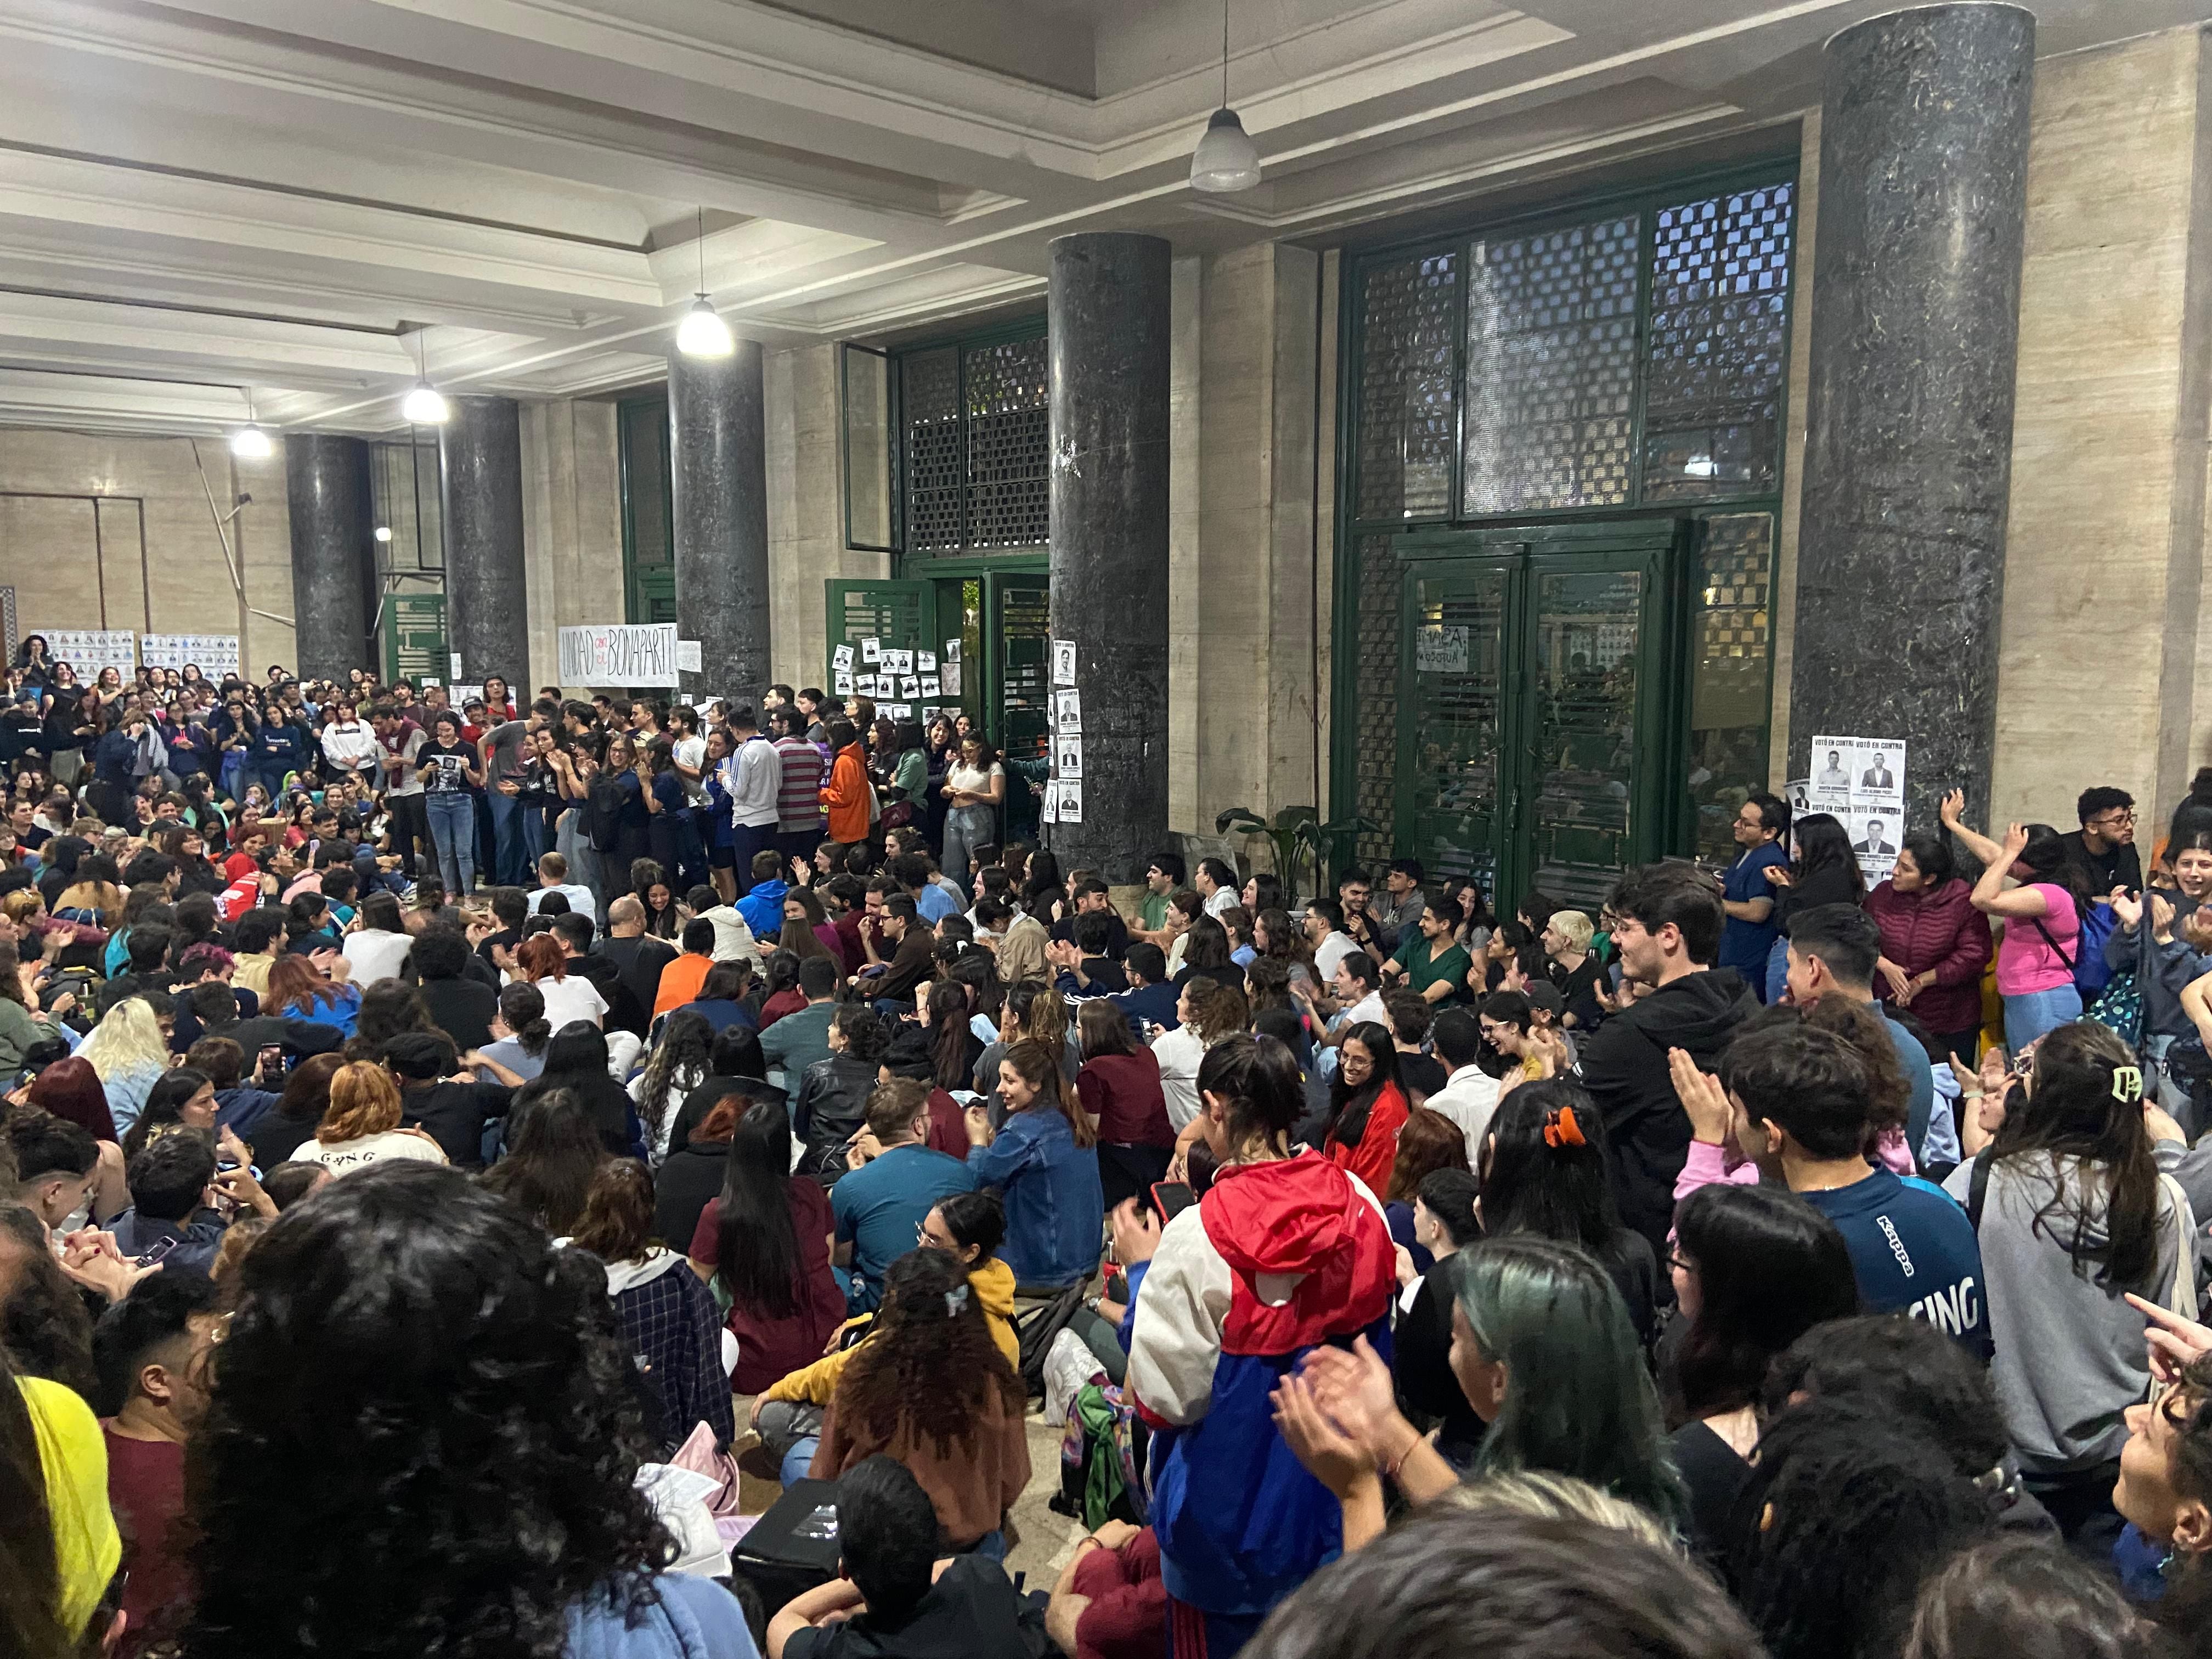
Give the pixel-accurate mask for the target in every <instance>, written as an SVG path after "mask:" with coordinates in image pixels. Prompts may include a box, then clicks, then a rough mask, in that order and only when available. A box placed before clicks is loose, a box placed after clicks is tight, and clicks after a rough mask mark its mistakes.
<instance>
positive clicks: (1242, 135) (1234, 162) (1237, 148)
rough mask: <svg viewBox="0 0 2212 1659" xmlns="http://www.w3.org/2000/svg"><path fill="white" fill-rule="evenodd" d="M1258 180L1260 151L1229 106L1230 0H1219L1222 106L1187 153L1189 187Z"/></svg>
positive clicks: (1213, 189)
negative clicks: (1188, 156)
mask: <svg viewBox="0 0 2212 1659" xmlns="http://www.w3.org/2000/svg"><path fill="white" fill-rule="evenodd" d="M1259 182H1260V152H1259V149H1257V147H1255V145H1254V144H1253V143H1252V139H1251V137H1250V135H1249V134H1248V133H1246V131H1244V124H1243V122H1242V121H1240V120H1238V119H1237V112H1236V111H1235V110H1233V109H1231V108H1230V107H1229V0H1221V107H1220V108H1219V109H1218V110H1216V111H1214V112H1213V116H1212V119H1210V120H1208V121H1207V122H1206V136H1205V137H1203V138H1200V140H1199V141H1198V148H1197V149H1194V150H1193V151H1192V152H1191V155H1190V187H1191V188H1192V189H1193V190H1202V191H1205V192H1206V194H1207V195H1209V196H1225V195H1228V194H1229V193H1231V191H1239V190H1249V189H1251V188H1252V186H1253V185H1256V184H1258V183H1259Z"/></svg>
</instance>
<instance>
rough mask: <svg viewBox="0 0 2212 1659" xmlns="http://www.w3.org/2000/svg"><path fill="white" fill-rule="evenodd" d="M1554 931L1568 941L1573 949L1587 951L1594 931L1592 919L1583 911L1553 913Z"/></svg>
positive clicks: (1557, 911)
mask: <svg viewBox="0 0 2212 1659" xmlns="http://www.w3.org/2000/svg"><path fill="white" fill-rule="evenodd" d="M1552 931H1553V933H1557V934H1558V935H1559V937H1560V938H1561V939H1565V940H1566V942H1567V944H1568V946H1569V947H1570V948H1571V949H1572V950H1577V951H1587V950H1589V942H1590V934H1591V933H1592V932H1593V931H1594V930H1593V929H1592V928H1591V927H1590V919H1589V917H1588V916H1586V915H1583V913H1582V912H1581V911H1579V910H1554V911H1553V912H1552Z"/></svg>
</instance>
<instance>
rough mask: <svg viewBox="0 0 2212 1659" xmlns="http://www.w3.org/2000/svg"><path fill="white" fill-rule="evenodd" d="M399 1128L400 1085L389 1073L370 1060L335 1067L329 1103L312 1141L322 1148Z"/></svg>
mask: <svg viewBox="0 0 2212 1659" xmlns="http://www.w3.org/2000/svg"><path fill="white" fill-rule="evenodd" d="M398 1127H399V1085H398V1084H397V1083H395V1082H393V1081H392V1073H389V1072H387V1071H386V1070H385V1069H384V1067H383V1066H380V1065H378V1064H377V1063H376V1062H375V1061H374V1060H353V1061H351V1062H350V1063H349V1064H347V1065H344V1066H339V1067H338V1069H337V1073H335V1074H334V1075H333V1076H332V1077H331V1103H330V1104H329V1105H328V1106H326V1107H325V1108H324V1109H323V1121H321V1122H320V1123H318V1124H317V1125H316V1126H315V1139H316V1140H317V1141H319V1142H320V1143H321V1144H322V1145H324V1146H329V1145H331V1143H332V1142H334V1141H341V1140H361V1139H365V1138H366V1137H368V1136H369V1135H380V1134H382V1133H385V1132H386V1130H389V1129H396V1128H398Z"/></svg>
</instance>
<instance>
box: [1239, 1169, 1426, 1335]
mask: <svg viewBox="0 0 2212 1659" xmlns="http://www.w3.org/2000/svg"><path fill="white" fill-rule="evenodd" d="M1200 1218H1201V1219H1202V1220H1203V1221H1204V1223H1205V1225H1206V1239H1207V1242H1208V1243H1211V1244H1212V1246H1213V1248H1214V1249H1216V1250H1218V1252H1220V1255H1221V1259H1222V1260H1223V1261H1225V1262H1227V1263H1228V1265H1229V1269H1230V1272H1231V1274H1233V1275H1234V1277H1235V1279H1236V1282H1237V1297H1236V1301H1235V1304H1234V1306H1233V1307H1232V1308H1231V1311H1230V1315H1229V1318H1228V1321H1227V1323H1226V1326H1225V1328H1224V1330H1223V1333H1222V1339H1223V1340H1222V1346H1223V1350H1224V1352H1228V1353H1247V1354H1279V1353H1288V1352H1294V1351H1296V1350H1298V1349H1302V1348H1309V1347H1311V1346H1314V1345H1315V1344H1316V1343H1319V1342H1324V1341H1326V1340H1328V1339H1329V1338H1330V1337H1332V1336H1346V1335H1350V1334H1353V1333H1355V1332H1358V1331H1361V1330H1364V1329H1365V1328H1367V1327H1368V1326H1369V1325H1370V1324H1372V1323H1374V1322H1375V1321H1376V1320H1378V1319H1380V1318H1382V1317H1383V1316H1384V1315H1385V1314H1386V1313H1387V1312H1388V1311H1389V1305H1390V1294H1391V1291H1392V1289H1393V1287H1394V1285H1395V1281H1396V1277H1397V1273H1396V1258H1395V1253H1394V1252H1393V1251H1392V1249H1391V1248H1390V1232H1389V1227H1388V1226H1387V1225H1385V1223H1384V1222H1383V1218H1382V1216H1381V1215H1380V1214H1378V1213H1377V1212H1376V1208H1375V1206H1374V1204H1373V1203H1372V1202H1371V1201H1370V1200H1369V1199H1368V1198H1367V1197H1366V1196H1365V1195H1364V1194H1362V1193H1361V1192H1360V1190H1359V1189H1358V1187H1357V1186H1355V1185H1354V1184H1353V1182H1352V1177H1351V1176H1348V1175H1346V1173H1345V1172H1344V1171H1343V1170H1341V1169H1340V1168H1338V1167H1337V1166H1336V1165H1335V1164H1332V1163H1330V1162H1329V1161H1328V1159H1326V1158H1322V1157H1320V1156H1319V1155H1318V1154H1316V1153H1312V1152H1307V1153H1303V1154H1301V1155H1300V1156H1298V1157H1297V1158H1288V1159H1285V1160H1282V1161H1280V1162H1277V1163H1272V1164H1244V1165H1241V1166H1234V1167H1232V1168H1231V1169H1228V1170H1223V1171H1222V1173H1221V1175H1220V1176H1218V1177H1217V1178H1216V1180H1215V1182H1214V1184H1213V1186H1212V1189H1211V1190H1210V1191H1208V1192H1207V1194H1206V1198H1205V1200H1204V1202H1203V1203H1202V1204H1201V1205H1200Z"/></svg>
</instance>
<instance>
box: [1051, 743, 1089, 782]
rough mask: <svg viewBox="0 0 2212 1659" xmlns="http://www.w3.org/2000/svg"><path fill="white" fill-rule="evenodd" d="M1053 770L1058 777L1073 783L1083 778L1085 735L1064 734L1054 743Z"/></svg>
mask: <svg viewBox="0 0 2212 1659" xmlns="http://www.w3.org/2000/svg"><path fill="white" fill-rule="evenodd" d="M1052 769H1053V774H1054V776H1056V777H1062V778H1066V779H1067V780H1069V781H1071V782H1073V781H1080V780H1081V778H1082V776H1083V734H1082V733H1081V732H1062V733H1061V734H1060V736H1059V737H1057V738H1054V739H1053V741H1052Z"/></svg>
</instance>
